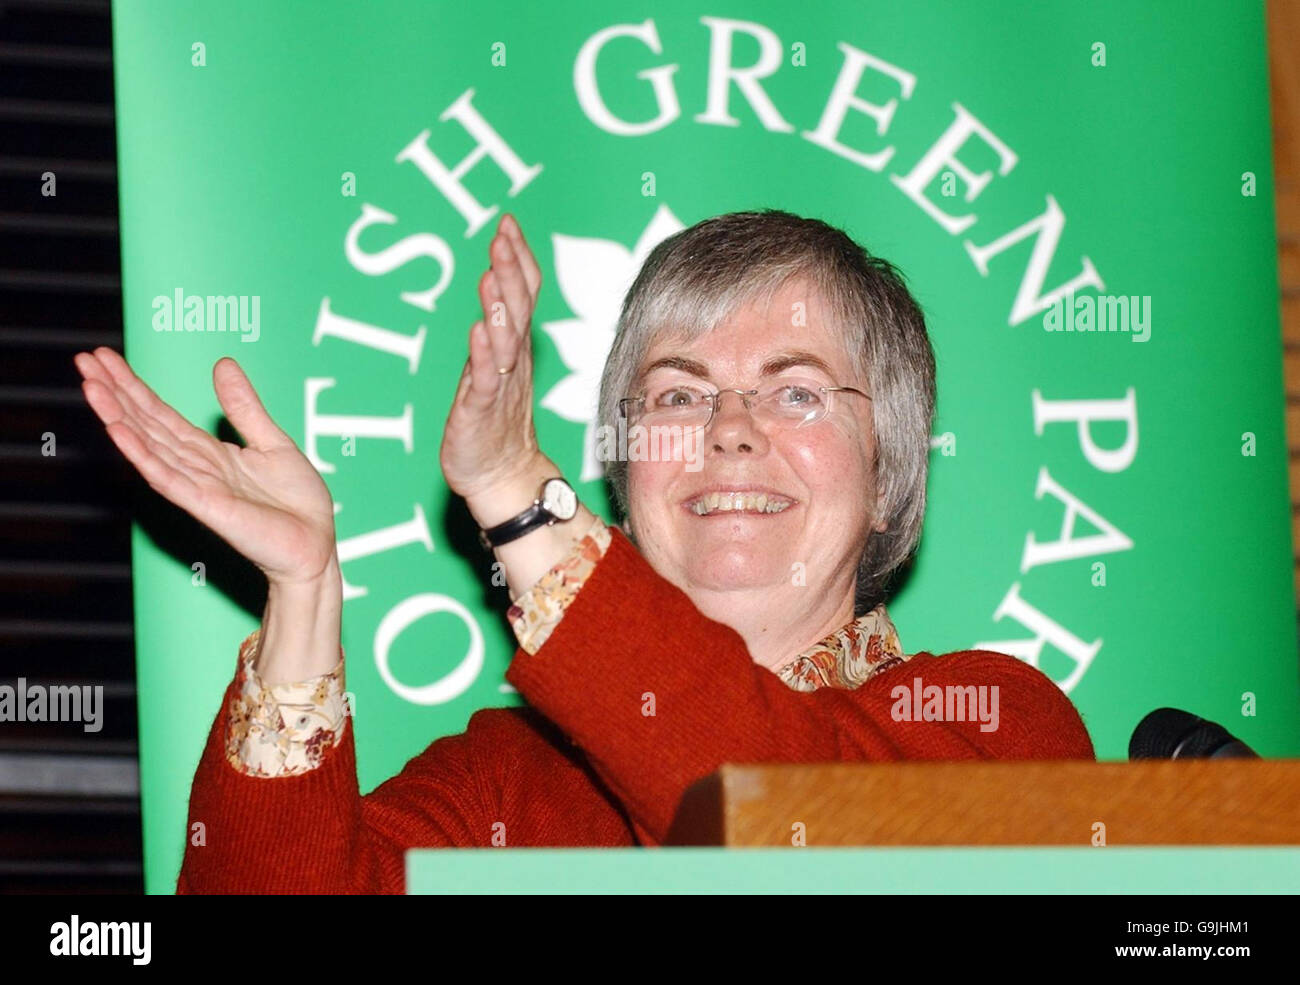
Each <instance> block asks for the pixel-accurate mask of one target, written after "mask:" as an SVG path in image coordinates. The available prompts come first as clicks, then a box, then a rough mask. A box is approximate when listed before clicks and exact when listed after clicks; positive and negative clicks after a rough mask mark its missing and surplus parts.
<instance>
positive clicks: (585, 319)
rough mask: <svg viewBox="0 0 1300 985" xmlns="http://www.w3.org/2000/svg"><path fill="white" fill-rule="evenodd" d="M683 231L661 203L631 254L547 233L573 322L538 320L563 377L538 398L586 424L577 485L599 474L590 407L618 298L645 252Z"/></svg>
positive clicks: (615, 322) (611, 246) (596, 391)
mask: <svg viewBox="0 0 1300 985" xmlns="http://www.w3.org/2000/svg"><path fill="white" fill-rule="evenodd" d="M685 228H686V227H685V226H684V225H683V224H682V222H681V221H680V220H678V218H677V217H676V216H675V215H673V213H672V210H671V209H669V208H668V206H666V205H661V206H659V209H658V211H656V212H655V214H654V216H653V217H652V218H651V219H650V224H649V225H648V226H646V227H645V231H644V232H642V233H641V237H640V239H638V240H637V241H636V246H634V247H632V249H631V250H629V249H627V247H625V246H623V245H622V244H621V243H615V242H613V241H612V240H608V239H584V238H582V237H579V236H564V235H561V234H560V233H552V234H551V242H552V245H553V248H554V253H555V279H556V282H557V283H558V284H559V285H560V294H561V295H563V297H564V301H565V303H566V304H567V305H568V306H569V310H570V311H572V312H574V313H575V314H576V315H577V317H576V318H565V319H563V320H562V321H552V322H543V323H542V329H543V330H544V331H545V332H546V334H547V335H549V336H550V337H551V341H552V342H554V343H555V348H556V350H557V351H558V352H559V354H560V359H561V360H563V361H564V365H565V367H566V368H567V369H568V370H569V374H568V375H567V376H565V377H563V378H562V379H561V380H560V381H559V382H558V383H556V384H555V386H553V387H551V389H550V390H549V391H548V392H547V394H546V396H544V397H543V398H542V406H543V407H545V408H546V409H547V410H549V411H551V412H553V413H555V414H558V415H559V416H560V417H562V418H564V419H565V420H566V421H573V422H575V423H578V424H585V425H586V432H585V433H584V435H583V441H582V476H581V480H582V481H583V482H589V481H591V480H593V479H599V478H600V477H601V476H602V475H603V474H604V469H603V467H602V464H601V462H600V461H599V459H597V458H596V410H597V407H596V404H597V401H598V400H599V397H600V374H601V371H602V370H603V369H604V368H605V359H606V358H607V357H608V356H609V349H610V346H612V345H613V344H614V329H615V327H616V326H617V325H618V315H619V311H620V310H621V309H622V307H623V297H624V295H626V294H627V290H628V288H629V287H631V286H632V282H633V281H634V280H636V275H637V274H638V273H640V271H641V265H642V264H643V263H645V259H646V257H647V256H649V255H650V251H651V250H653V249H654V248H655V247H656V246H658V245H659V244H660V243H661V242H663V240H665V239H667V238H668V237H669V236H671V235H672V234H673V233H675V232H679V231H681V230H682V229H685Z"/></svg>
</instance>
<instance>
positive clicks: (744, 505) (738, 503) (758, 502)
mask: <svg viewBox="0 0 1300 985" xmlns="http://www.w3.org/2000/svg"><path fill="white" fill-rule="evenodd" d="M789 506H790V504H789V503H787V502H783V501H781V500H778V499H770V500H769V499H768V498H767V494H766V493H744V492H722V493H718V492H713V493H709V494H708V495H706V496H701V497H700V498H699V499H697V500H696V501H695V502H694V503H693V504H692V505H691V509H692V510H694V511H695V513H696V514H697V515H698V516H708V515H709V514H710V513H728V512H737V513H738V512H741V511H746V512H749V513H780V512H781V511H782V510H785V509H787V508H788V507H789Z"/></svg>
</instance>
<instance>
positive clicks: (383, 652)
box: [375, 592, 483, 705]
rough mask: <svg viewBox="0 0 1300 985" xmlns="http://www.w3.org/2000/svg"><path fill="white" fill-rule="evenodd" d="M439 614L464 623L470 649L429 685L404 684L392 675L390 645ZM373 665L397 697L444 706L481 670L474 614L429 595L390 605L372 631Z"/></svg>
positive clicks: (480, 643) (480, 637) (442, 597)
mask: <svg viewBox="0 0 1300 985" xmlns="http://www.w3.org/2000/svg"><path fill="white" fill-rule="evenodd" d="M439 612H450V613H451V614H452V615H454V616H456V617H458V618H459V619H460V620H461V621H462V622H464V623H465V627H466V628H467V629H468V630H469V649H468V650H466V651H465V656H464V657H463V658H462V659H461V661H460V663H458V664H457V665H456V667H455V669H454V670H452V671H451V672H450V673H449V674H447V675H446V676H445V677H442V678H441V679H439V680H436V681H434V682H433V683H432V684H424V685H422V686H420V687H411V686H410V685H408V684H403V683H402V682H401V681H399V680H398V679H397V678H396V677H394V676H393V672H392V669H391V668H390V667H389V659H390V657H391V653H392V648H393V642H394V641H395V640H396V639H397V637H398V636H400V635H401V634H402V631H403V630H405V629H406V628H407V627H408V626H410V625H411V624H412V623H414V622H415V621H416V620H417V619H421V618H423V617H424V616H429V615H434V614H436V613H439ZM375 666H377V667H378V668H379V675H380V676H381V677H382V678H383V679H384V683H385V684H387V685H388V687H389V688H390V689H391V690H392V692H393V693H394V694H396V695H397V696H398V697H399V698H404V699H406V700H407V701H410V702H411V703H412V704H417V705H441V704H446V703H447V702H448V701H451V700H452V699H454V698H458V697H460V696H461V695H462V694H464V693H465V692H466V691H467V690H469V687H470V685H471V684H473V683H474V681H475V679H476V678H477V677H478V673H479V671H480V670H481V669H482V668H483V633H482V631H481V630H480V629H479V627H478V623H477V622H476V621H475V620H474V616H473V614H472V613H471V612H470V611H469V610H468V609H467V608H465V607H464V606H463V605H461V604H460V603H459V602H457V601H456V600H455V599H454V598H452V597H451V596H450V595H437V594H434V593H431V592H428V593H425V594H423V595H412V596H411V597H410V598H408V599H403V600H402V601H401V602H399V603H397V605H395V606H393V608H392V609H390V610H389V612H388V614H387V615H386V616H384V618H383V619H382V620H381V621H380V623H379V628H378V629H377V630H376V631H375Z"/></svg>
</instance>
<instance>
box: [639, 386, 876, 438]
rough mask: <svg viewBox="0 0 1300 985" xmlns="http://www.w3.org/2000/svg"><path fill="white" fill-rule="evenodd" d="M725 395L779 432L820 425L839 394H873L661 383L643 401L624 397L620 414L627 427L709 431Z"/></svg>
mask: <svg viewBox="0 0 1300 985" xmlns="http://www.w3.org/2000/svg"><path fill="white" fill-rule="evenodd" d="M724 393H738V394H740V398H741V399H742V400H743V401H744V402H745V406H746V407H747V408H748V409H749V411H750V413H752V414H753V415H754V419H755V420H756V421H760V422H763V423H765V424H771V425H774V426H776V427H779V428H798V427H806V426H808V425H809V424H815V423H816V422H817V421H820V420H821V419H822V418H824V417H825V416H826V415H827V414H829V413H830V412H831V407H832V404H833V402H834V400H835V394H838V393H855V394H857V395H858V396H859V397H866V398H867V399H868V400H870V399H871V395H870V394H868V393H864V392H863V391H861V390H859V389H857V388H856V387H851V386H822V385H820V384H819V383H817V382H815V381H812V380H791V379H782V380H780V381H779V382H776V383H772V384H769V385H768V386H765V387H761V388H756V389H753V390H736V389H726V390H710V389H708V388H707V387H705V386H703V385H701V384H693V383H660V384H655V385H652V386H651V387H650V388H649V389H647V390H646V392H645V393H643V394H642V395H641V396H639V397H624V398H623V399H621V400H620V401H619V402H618V409H619V413H620V414H621V415H622V416H623V417H624V418H626V419H627V422H628V425H629V426H631V425H634V424H644V425H647V426H650V425H666V426H671V425H677V426H679V427H708V426H709V424H710V423H711V422H712V421H713V415H714V414H716V413H717V410H718V404H719V403H720V402H721V401H722V395H723V394H724Z"/></svg>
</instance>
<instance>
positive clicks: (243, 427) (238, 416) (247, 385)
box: [212, 356, 293, 451]
mask: <svg viewBox="0 0 1300 985" xmlns="http://www.w3.org/2000/svg"><path fill="white" fill-rule="evenodd" d="M212 387H213V389H214V390H216V392H217V401H218V402H219V403H220V404H221V409H222V410H223V411H225V412H226V417H227V418H228V419H229V421H230V423H231V424H233V425H234V426H235V430H237V431H238V432H239V433H240V435H242V436H243V439H244V441H245V442H246V443H247V444H248V446H249V447H250V448H255V449H257V450H259V451H269V450H272V449H275V448H282V447H285V446H287V445H292V444H293V439H292V438H290V437H289V436H288V435H287V434H285V433H284V431H282V430H281V429H280V426H279V425H278V424H276V423H275V421H273V420H271V415H270V414H268V413H267V412H266V408H265V407H264V406H262V400H261V398H260V397H258V395H257V391H256V390H254V389H253V384H252V382H250V381H249V379H248V376H247V374H245V373H244V370H243V368H242V367H241V366H240V365H239V363H237V362H235V360H233V359H232V358H230V357H229V356H222V357H221V358H220V359H218V360H217V361H216V364H215V365H214V366H213V367H212Z"/></svg>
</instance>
